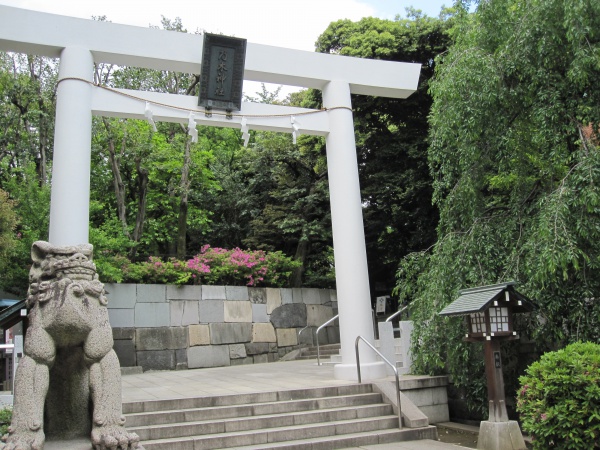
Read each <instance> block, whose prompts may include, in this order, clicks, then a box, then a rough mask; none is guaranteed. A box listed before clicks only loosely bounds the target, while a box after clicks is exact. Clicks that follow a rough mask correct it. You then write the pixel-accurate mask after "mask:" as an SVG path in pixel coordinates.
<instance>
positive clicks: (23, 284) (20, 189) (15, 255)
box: [0, 162, 50, 296]
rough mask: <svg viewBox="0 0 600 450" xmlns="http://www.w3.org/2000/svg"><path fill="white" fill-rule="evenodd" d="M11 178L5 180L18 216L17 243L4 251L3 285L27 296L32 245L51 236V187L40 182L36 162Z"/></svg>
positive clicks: (19, 169)
mask: <svg viewBox="0 0 600 450" xmlns="http://www.w3.org/2000/svg"><path fill="white" fill-rule="evenodd" d="M12 174H13V176H12V178H11V179H10V180H8V181H6V182H5V184H4V185H5V187H6V189H7V192H10V194H11V198H12V199H13V200H14V203H13V207H14V213H15V214H16V216H17V221H18V222H17V226H16V229H15V234H14V236H15V238H16V240H15V241H14V244H15V245H14V246H13V247H12V250H11V251H10V252H8V253H7V254H5V257H4V261H5V264H4V270H3V273H2V277H0V288H2V289H3V290H5V291H7V292H11V293H14V294H16V295H20V296H24V295H25V293H26V292H27V286H28V284H29V267H30V266H31V257H30V255H31V245H32V244H33V243H34V242H35V241H37V240H40V239H47V238H48V223H49V215H50V187H49V186H47V185H41V186H40V184H39V178H38V174H37V173H36V167H35V165H34V164H33V162H30V163H29V164H27V166H26V167H22V168H15V169H13V170H12Z"/></svg>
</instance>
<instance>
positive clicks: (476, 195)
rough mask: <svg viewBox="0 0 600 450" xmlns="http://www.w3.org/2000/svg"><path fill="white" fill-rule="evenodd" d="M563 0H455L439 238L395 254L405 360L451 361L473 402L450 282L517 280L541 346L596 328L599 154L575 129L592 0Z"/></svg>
mask: <svg viewBox="0 0 600 450" xmlns="http://www.w3.org/2000/svg"><path fill="white" fill-rule="evenodd" d="M459 6H460V5H459ZM573 7H574V5H573V3H572V2H569V1H566V0H529V1H526V2H521V1H517V0H496V1H493V2H481V3H480V4H479V7H478V9H477V11H476V12H475V13H474V14H468V13H467V10H466V9H464V8H463V9H461V8H460V7H459V9H458V10H457V14H456V15H455V18H454V27H453V29H452V30H451V35H452V37H453V39H454V40H455V43H454V45H453V46H452V47H451V48H450V50H449V51H448V52H447V53H445V54H443V55H440V56H439V57H438V59H437V67H436V75H435V77H434V79H433V80H432V81H431V83H430V92H431V94H432V96H433V100H434V103H433V106H432V109H431V114H430V119H429V123H430V126H431V129H430V133H429V140H430V147H429V153H428V160H429V166H430V172H431V175H432V177H433V183H434V184H433V186H434V193H433V200H434V202H435V203H436V204H437V205H438V207H439V210H440V222H439V225H438V229H437V234H438V241H437V243H436V244H435V245H434V246H432V247H431V248H430V249H429V250H428V251H426V252H422V253H417V254H414V255H410V256H409V257H407V258H405V259H404V260H403V261H402V263H401V265H400V269H399V271H398V284H397V288H396V289H397V292H398V293H399V295H400V296H401V297H407V298H409V299H411V300H412V301H413V303H412V309H411V311H412V313H413V319H414V320H415V333H414V335H413V337H414V341H413V346H414V349H413V355H416V358H415V370H417V371H419V372H422V373H439V372H443V371H447V372H448V373H450V374H451V375H452V377H453V380H454V382H455V383H456V384H457V386H459V387H466V394H467V400H468V402H469V403H470V404H471V405H473V406H475V405H479V406H480V410H481V412H482V413H483V411H484V407H483V405H484V401H485V391H484V390H483V389H481V386H483V371H482V367H481V360H480V359H479V358H477V357H476V355H477V352H478V351H479V349H478V347H477V346H476V345H472V344H465V343H463V342H462V340H461V336H462V335H463V333H464V324H463V323H462V322H461V321H457V320H448V319H442V318H440V317H439V316H438V315H437V313H438V312H439V311H440V310H441V309H442V308H443V307H444V306H446V305H447V304H449V303H450V302H451V301H453V300H455V299H456V298H457V294H458V290H459V289H461V288H467V287H473V286H480V285H486V284H494V283H498V282H503V281H508V280H517V281H519V283H520V284H519V286H518V289H519V291H521V292H523V293H524V294H526V295H527V296H528V297H529V298H531V299H532V300H534V302H535V303H537V305H538V310H537V312H536V313H535V314H531V315H528V316H527V317H526V318H525V319H523V320H522V322H523V323H522V326H523V329H522V331H525V333H526V334H528V335H529V336H530V337H532V338H533V339H534V340H535V342H536V343H537V345H538V349H539V350H542V351H544V350H546V349H556V348H560V347H562V346H564V345H567V344H568V343H570V342H575V341H578V340H591V341H597V340H598V339H599V338H600V323H599V318H600V303H599V302H598V301H596V300H594V298H596V297H597V295H596V294H595V293H597V292H598V290H599V289H600V272H599V271H598V266H599V263H600V261H599V260H598V257H599V255H600V241H599V239H598V238H599V237H600V236H599V233H600V228H599V227H598V223H600V220H599V219H600V216H599V213H600V209H599V207H598V206H599V203H598V201H599V199H600V187H599V186H600V185H599V183H600V177H599V176H600V172H599V167H600V166H599V164H600V151H599V149H598V147H597V144H598V140H597V137H596V136H595V135H594V134H593V133H590V132H588V133H587V134H586V133H584V129H585V128H587V126H588V125H589V124H592V129H593V130H597V128H598V123H599V122H600V91H599V90H598V89H597V86H598V85H599V83H600V70H599V69H600V58H599V57H598V56H599V55H600V39H599V35H598V30H599V29H600V3H598V2H592V1H583V2H580V3H578V6H577V8H576V10H577V11H579V12H578V13H574V12H573V10H572V9H573ZM583 61H585V63H584V62H583ZM507 351H511V350H510V349H507ZM509 357H513V358H514V357H515V355H514V354H512V355H509ZM522 369H524V368H523V367H521V368H517V372H518V371H520V370H522ZM505 381H506V383H507V386H508V388H509V389H510V388H511V387H512V386H515V387H516V382H517V380H516V376H515V375H514V374H513V376H508V377H505Z"/></svg>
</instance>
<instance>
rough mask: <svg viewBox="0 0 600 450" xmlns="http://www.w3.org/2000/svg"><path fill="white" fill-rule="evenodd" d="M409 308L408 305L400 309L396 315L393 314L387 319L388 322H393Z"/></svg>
mask: <svg viewBox="0 0 600 450" xmlns="http://www.w3.org/2000/svg"><path fill="white" fill-rule="evenodd" d="M406 308H408V305H406V306H405V307H404V308H402V309H399V310H398V311H396V312H395V313H394V314H392V315H391V316H390V317H388V318H387V319H385V321H386V322H389V321H390V320H392V319H393V318H394V317H396V316H397V315H398V314H402V313H403V312H404V310H405V309H406Z"/></svg>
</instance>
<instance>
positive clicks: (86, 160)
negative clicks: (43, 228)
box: [48, 47, 94, 245]
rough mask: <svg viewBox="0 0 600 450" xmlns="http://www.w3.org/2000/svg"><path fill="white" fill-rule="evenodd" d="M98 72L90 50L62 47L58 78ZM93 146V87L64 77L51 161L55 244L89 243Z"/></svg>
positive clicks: (51, 237) (85, 76)
mask: <svg viewBox="0 0 600 450" xmlns="http://www.w3.org/2000/svg"><path fill="white" fill-rule="evenodd" d="M93 73H94V60H93V58H92V53H91V52H90V51H89V50H87V49H85V48H80V47H66V48H65V49H63V50H62V52H61V54H60V68H59V73H58V78H59V79H61V80H63V79H65V78H82V79H84V80H89V81H92V75H93ZM91 145H92V86H90V85H89V84H87V83H83V82H81V81H79V80H65V81H62V82H61V83H60V84H59V85H58V88H57V92H56V122H55V133H54V159H53V163H52V191H51V202H50V231H49V238H48V240H49V241H50V243H52V244H53V245H78V244H86V243H88V242H89V211H90V168H91V166H90V165H91V155H92V149H91Z"/></svg>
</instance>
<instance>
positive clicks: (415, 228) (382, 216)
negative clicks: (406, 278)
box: [317, 11, 450, 293]
mask: <svg viewBox="0 0 600 450" xmlns="http://www.w3.org/2000/svg"><path fill="white" fill-rule="evenodd" d="M409 14H410V16H409V17H408V18H405V19H400V18H399V17H397V18H396V20H393V21H392V20H383V19H377V18H373V17H368V18H364V19H362V20H360V21H358V22H352V21H350V20H339V21H337V22H333V23H332V24H330V25H329V27H328V28H327V30H325V32H324V33H323V34H322V35H321V36H320V37H319V40H318V41H317V51H320V52H324V53H336V54H340V55H346V56H354V57H361V58H373V59H384V60H389V61H402V62H413V63H420V64H422V70H421V77H420V82H419V86H418V89H417V92H415V93H414V94H412V95H411V96H410V97H409V98H408V99H402V100H398V99H389V98H379V97H369V96H355V97H354V98H353V99H352V104H353V108H354V119H355V130H356V133H357V157H358V163H359V176H360V185H361V193H362V200H363V205H364V208H363V215H364V223H365V238H366V244H367V259H368V264H369V276H370V284H371V290H372V291H375V290H379V291H383V292H387V293H389V291H390V289H391V287H392V286H393V284H394V272H395V270H396V267H397V263H398V260H399V258H400V257H402V256H404V255H406V254H407V253H409V252H412V251H417V250H422V249H425V248H427V247H429V246H430V245H431V244H433V242H434V240H435V226H436V223H437V219H438V218H437V209H436V208H434V207H433V206H432V202H431V198H432V187H431V181H430V177H429V171H428V166H427V131H428V124H427V116H428V114H429V109H430V107H431V102H432V100H431V96H430V95H429V93H428V89H429V80H430V78H431V77H432V76H433V72H434V68H435V58H436V56H437V55H439V54H441V53H442V52H444V51H446V49H447V47H448V44H449V37H448V28H449V23H450V22H449V21H448V20H446V18H441V19H435V18H431V17H427V16H423V15H421V14H420V13H419V12H417V11H409ZM378 287H379V289H377V288H378Z"/></svg>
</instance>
